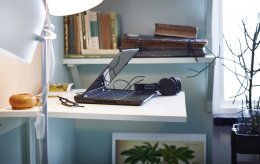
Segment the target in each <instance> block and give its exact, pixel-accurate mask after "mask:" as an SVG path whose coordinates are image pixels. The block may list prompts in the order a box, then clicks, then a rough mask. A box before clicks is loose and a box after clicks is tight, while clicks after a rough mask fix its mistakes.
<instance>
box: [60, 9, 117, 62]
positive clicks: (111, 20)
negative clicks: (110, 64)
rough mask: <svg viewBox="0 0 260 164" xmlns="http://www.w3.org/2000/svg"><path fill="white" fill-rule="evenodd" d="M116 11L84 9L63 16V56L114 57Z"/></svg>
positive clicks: (115, 49) (115, 51) (115, 47)
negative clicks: (80, 11) (83, 10)
mask: <svg viewBox="0 0 260 164" xmlns="http://www.w3.org/2000/svg"><path fill="white" fill-rule="evenodd" d="M118 17H119V16H118V13H116V12H114V11H112V12H98V11H90V10H88V11H85V12H82V13H78V14H74V15H69V16H64V58H88V57H114V56H115V55H116V54H117V53H118V52H119V50H118V44H119V43H118V40H119V35H120V34H119V32H120V28H119V18H118Z"/></svg>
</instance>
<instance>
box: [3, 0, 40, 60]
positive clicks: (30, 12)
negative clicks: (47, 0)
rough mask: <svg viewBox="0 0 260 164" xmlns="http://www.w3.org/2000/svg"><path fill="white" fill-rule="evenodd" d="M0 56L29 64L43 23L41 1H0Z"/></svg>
mask: <svg viewBox="0 0 260 164" xmlns="http://www.w3.org/2000/svg"><path fill="white" fill-rule="evenodd" d="M0 20H1V22H2V23H1V25H0V55H2V54H6V55H9V56H12V57H15V58H19V59H21V60H23V61H24V62H27V63H29V62H31V60H32V57H33V55H34V52H35V49H36V46H37V43H38V41H36V36H41V32H42V29H43V25H44V21H45V7H44V4H43V2H42V0H0Z"/></svg>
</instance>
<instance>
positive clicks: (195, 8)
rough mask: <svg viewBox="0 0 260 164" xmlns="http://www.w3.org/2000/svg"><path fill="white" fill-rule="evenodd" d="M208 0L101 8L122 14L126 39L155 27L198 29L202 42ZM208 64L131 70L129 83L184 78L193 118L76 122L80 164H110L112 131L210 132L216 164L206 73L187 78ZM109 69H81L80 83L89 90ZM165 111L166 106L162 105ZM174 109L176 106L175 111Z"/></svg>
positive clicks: (125, 74) (132, 1) (108, 2)
mask: <svg viewBox="0 0 260 164" xmlns="http://www.w3.org/2000/svg"><path fill="white" fill-rule="evenodd" d="M206 5H207V4H206V1H205V0H196V1H190V0H182V1H179V0H162V1H157V0H129V1H121V0H105V1H104V2H103V3H102V4H101V5H100V6H98V7H97V8H96V9H97V10H101V11H112V10H115V11H117V12H119V14H120V16H121V22H122V23H121V27H122V34H123V33H130V34H147V35H152V34H153V33H154V23H156V22H160V23H169V24H181V25H194V26H197V27H198V28H199V37H201V38H204V37H205V36H206ZM204 66H205V65H204V64H175V65H174V64H158V65H157V64H147V65H145V64H144V65H128V66H127V67H125V68H124V70H123V71H122V72H121V73H120V76H119V77H118V78H124V79H129V78H131V77H134V76H137V75H145V76H146V78H147V79H146V82H158V81H159V80H160V79H161V78H163V77H171V76H178V77H180V78H181V79H182V84H183V91H185V95H186V105H187V114H188V119H187V122H186V123H157V122H131V121H105V120H103V121H100V120H76V122H75V129H76V133H75V134H76V136H75V137H76V143H75V144H76V149H75V150H76V163H77V164H84V163H110V162H111V156H112V154H111V149H112V147H111V140H112V133H113V132H147V133H205V134H207V159H208V162H207V163H211V162H210V161H211V156H212V153H211V149H212V144H211V141H212V127H213V125H212V118H211V113H207V112H206V96H207V90H206V88H207V81H206V80H207V78H206V77H207V73H206V72H204V73H203V74H201V75H200V76H199V77H196V78H192V79H187V78H186V76H187V75H190V74H192V73H193V72H190V71H188V68H197V69H201V68H203V67H204ZM104 67H105V65H97V66H80V67H79V71H80V73H81V77H80V78H81V82H82V84H83V86H84V87H88V86H89V85H90V83H91V82H92V81H93V80H94V79H95V77H96V76H97V74H98V73H99V72H100V71H101V70H102V69H103V68H104ZM161 108H163V104H162V105H161ZM172 110H174V107H172Z"/></svg>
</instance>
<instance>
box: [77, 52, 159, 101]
mask: <svg viewBox="0 0 260 164" xmlns="http://www.w3.org/2000/svg"><path fill="white" fill-rule="evenodd" d="M137 52H138V49H124V50H121V51H120V52H119V54H118V55H117V56H116V57H114V59H113V60H112V61H111V62H110V64H109V65H108V66H107V67H106V68H105V69H104V70H103V71H102V72H101V74H100V75H99V76H98V77H97V79H96V80H94V82H93V83H92V84H91V85H90V87H89V88H88V89H87V90H86V91H85V92H84V93H83V94H80V95H76V96H75V97H74V99H75V101H76V102H77V103H87V104H111V105H136V106H137V105H141V104H143V103H144V102H146V101H148V100H149V99H151V98H152V97H154V96H155V94H156V92H153V91H150V92H136V91H134V90H124V89H110V88H108V85H109V84H110V83H111V82H112V80H113V79H114V78H115V77H116V76H117V75H118V74H119V72H120V71H121V70H122V69H123V68H124V67H125V66H126V65H127V63H128V62H129V60H130V59H131V58H132V57H133V56H134V55H135V54H136V53H137Z"/></svg>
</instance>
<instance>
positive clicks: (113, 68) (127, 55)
mask: <svg viewBox="0 0 260 164" xmlns="http://www.w3.org/2000/svg"><path fill="white" fill-rule="evenodd" d="M137 52H138V49H124V50H121V51H120V53H119V54H118V55H117V56H116V57H114V59H113V60H112V61H111V62H110V64H108V66H107V67H106V68H105V69H104V70H103V71H102V72H101V74H99V76H98V77H97V79H96V80H95V81H94V82H93V83H92V84H91V85H90V87H89V88H88V89H87V91H91V90H94V89H97V88H100V87H105V86H107V85H109V84H110V83H111V81H112V80H113V79H114V78H115V77H116V76H117V75H118V74H119V72H120V71H121V70H122V69H123V68H124V67H125V66H126V65H127V63H128V62H129V60H130V59H131V58H132V57H133V56H134V55H135V54H136V53H137ZM87 91H86V92H87Z"/></svg>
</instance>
